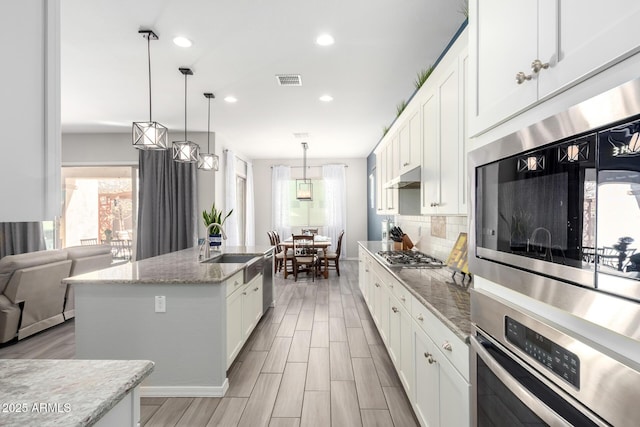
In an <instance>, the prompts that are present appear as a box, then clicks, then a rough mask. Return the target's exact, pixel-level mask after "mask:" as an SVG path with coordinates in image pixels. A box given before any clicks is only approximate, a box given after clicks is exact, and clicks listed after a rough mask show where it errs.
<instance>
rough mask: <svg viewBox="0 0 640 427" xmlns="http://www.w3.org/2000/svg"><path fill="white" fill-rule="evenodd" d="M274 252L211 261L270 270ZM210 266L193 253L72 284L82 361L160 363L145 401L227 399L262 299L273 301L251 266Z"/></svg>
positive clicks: (258, 250) (254, 250) (262, 249)
mask: <svg viewBox="0 0 640 427" xmlns="http://www.w3.org/2000/svg"><path fill="white" fill-rule="evenodd" d="M272 251H273V247H271V246H254V247H244V246H239V247H223V249H222V250H221V251H212V253H211V257H217V256H221V255H225V256H230V255H231V254H252V255H255V257H260V258H264V259H265V260H266V262H267V263H268V264H269V265H267V266H266V267H265V269H264V271H265V272H266V271H267V270H268V271H269V272H270V271H272V268H273V267H272V265H271V262H272V258H271V255H272ZM247 258H252V257H247ZM206 261H208V260H205V262H202V260H201V259H199V250H198V248H189V249H185V250H181V251H177V252H173V253H169V254H165V255H161V256H158V257H153V258H148V259H145V260H142V261H136V262H132V263H127V264H124V265H118V266H115V267H111V268H108V269H104V270H99V271H95V272H91V273H87V274H83V275H79V276H74V277H71V278H68V279H66V283H69V284H71V285H72V286H73V287H74V291H75V306H76V318H75V327H76V357H77V358H79V359H149V360H153V361H154V362H155V364H156V366H155V372H154V375H153V377H151V378H149V380H148V381H146V382H145V384H144V385H143V386H142V387H141V388H140V393H141V395H142V396H186V397H215V396H223V395H224V394H225V392H226V390H227V388H228V380H227V376H226V371H227V368H228V366H229V365H230V363H231V361H233V358H235V356H236V355H237V353H238V352H239V350H240V348H241V347H242V344H243V343H244V342H245V341H246V339H247V338H248V335H249V334H250V333H251V331H252V330H253V328H254V327H255V325H256V324H257V322H258V321H259V319H260V317H261V316H262V313H263V312H264V306H265V303H264V301H263V297H262V296H263V293H264V294H265V295H269V298H268V300H270V301H271V303H272V302H273V300H274V298H273V296H272V295H273V294H272V290H271V286H272V284H271V282H270V280H266V281H264V288H265V289H264V292H263V275H262V274H258V275H257V276H255V277H253V278H252V279H251V281H250V283H245V282H244V277H245V276H244V270H245V266H246V265H247V264H249V263H247V262H238V261H236V262H225V263H215V262H206ZM251 263H252V262H251ZM267 288H268V289H267ZM228 304H233V305H231V306H230V307H231V309H230V310H227V307H228Z"/></svg>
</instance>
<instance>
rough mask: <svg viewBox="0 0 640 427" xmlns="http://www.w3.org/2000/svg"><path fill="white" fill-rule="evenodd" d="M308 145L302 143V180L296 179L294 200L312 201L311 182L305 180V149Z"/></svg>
mask: <svg viewBox="0 0 640 427" xmlns="http://www.w3.org/2000/svg"><path fill="white" fill-rule="evenodd" d="M308 148H309V145H308V144H307V143H306V142H303V143H302V153H303V154H302V155H303V157H302V179H296V199H298V200H313V187H312V185H311V180H310V179H309V180H307V149H308Z"/></svg>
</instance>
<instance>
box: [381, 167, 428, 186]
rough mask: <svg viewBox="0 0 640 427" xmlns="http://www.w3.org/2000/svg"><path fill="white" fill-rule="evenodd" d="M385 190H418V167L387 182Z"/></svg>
mask: <svg viewBox="0 0 640 427" xmlns="http://www.w3.org/2000/svg"><path fill="white" fill-rule="evenodd" d="M385 187H386V188H420V166H416V167H415V168H413V169H411V170H410V171H408V172H405V173H403V174H402V175H400V176H397V177H395V178H393V179H392V180H390V181H387V182H386V184H385Z"/></svg>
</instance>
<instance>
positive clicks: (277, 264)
mask: <svg viewBox="0 0 640 427" xmlns="http://www.w3.org/2000/svg"><path fill="white" fill-rule="evenodd" d="M267 235H268V236H269V241H270V242H271V244H272V245H273V246H275V248H276V250H275V255H274V263H273V273H274V274H275V273H277V272H279V271H282V268H283V267H284V268H287V266H285V265H284V258H285V256H284V250H283V249H282V246H280V236H279V235H278V232H277V231H275V230H272V231H267ZM292 258H293V252H291V251H289V253H287V264H288V265H293V259H292Z"/></svg>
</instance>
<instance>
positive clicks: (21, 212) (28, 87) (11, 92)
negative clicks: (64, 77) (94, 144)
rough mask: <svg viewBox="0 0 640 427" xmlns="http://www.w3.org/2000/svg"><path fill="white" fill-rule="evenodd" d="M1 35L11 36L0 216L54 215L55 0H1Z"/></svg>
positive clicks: (57, 147) (4, 88) (2, 82)
mask: <svg viewBox="0 0 640 427" xmlns="http://www.w3.org/2000/svg"><path fill="white" fill-rule="evenodd" d="M17 34H19V35H20V36H19V37H16V35H17ZM0 39H2V40H5V41H9V40H10V42H5V43H4V44H3V50H2V56H3V63H4V64H5V66H4V67H2V68H1V69H0V93H2V97H1V100H0V116H1V117H2V124H3V126H2V131H3V140H4V145H3V153H2V156H0V171H2V175H1V176H0V179H2V182H3V184H2V199H3V201H2V209H0V222H20V221H43V220H53V219H54V217H55V216H59V215H60V207H61V203H62V199H61V196H60V192H61V187H60V174H61V143H60V135H61V132H60V1H59V0H32V1H21V0H7V1H2V2H0ZM27 195H28V196H27Z"/></svg>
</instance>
